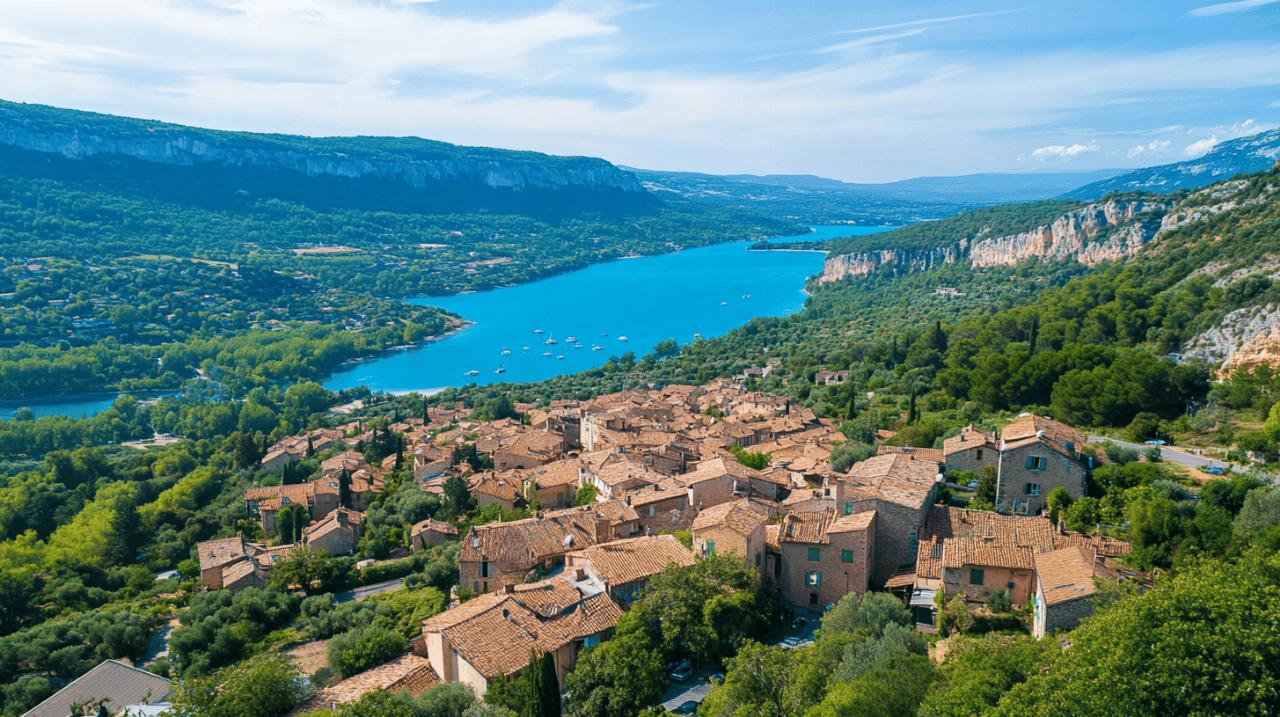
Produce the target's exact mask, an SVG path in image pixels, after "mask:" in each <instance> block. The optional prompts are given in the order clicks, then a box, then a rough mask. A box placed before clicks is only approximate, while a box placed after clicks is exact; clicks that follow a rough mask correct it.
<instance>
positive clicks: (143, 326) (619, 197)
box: [0, 103, 804, 399]
mask: <svg viewBox="0 0 1280 717" xmlns="http://www.w3.org/2000/svg"><path fill="white" fill-rule="evenodd" d="M803 229H804V227H803V225H799V224H795V223H792V222H788V221H784V220H779V219H772V218H768V217H765V216H763V215H759V214H754V213H751V212H749V211H744V210H741V209H736V208H727V207H719V208H717V207H713V206H709V205H705V204H699V203H696V202H690V201H687V200H682V199H679V198H658V197H655V196H653V195H652V194H651V193H649V192H647V191H645V190H644V189H643V188H642V187H641V186H640V183H639V182H638V180H636V179H635V177H634V176H633V175H631V174H629V173H627V172H625V171H623V170H620V169H618V168H617V167H614V166H613V165H611V164H609V163H607V162H604V161H603V160H599V159H591V158H581V157H569V158H565V157H551V156H547V155H541V154H537V153H532V152H512V151H505V150H495V149H487V148H468V147H456V146H453V145H448V144H444V143H440V142H431V141H428V140H420V139H416V138H378V137H350V138H305V137H290V136H281V135H260V134H250V133H232V132H218V131H213V130H204V129H198V128H191V127H182V126H178V125H171V124H165V123H159V122H151V121H146V120H135V119H129V118H122V117H111V116H106V115H97V114H91V113H84V112H73V111H69V110H60V109H55V108H51V107H41V106H35V105H18V104H13V103H3V104H0V263H2V265H3V266H0V327H2V329H3V333H2V334H0V398H4V399H21V398H32V397H36V396H41V395H45V394H59V393H75V392H83V391H97V390H104V389H136V388H156V387H166V388H173V387H177V386H179V385H181V383H182V382H184V381H188V380H190V379H193V378H194V377H195V375H196V374H195V369H197V368H199V369H202V370H203V372H204V375H205V377H206V378H217V379H223V378H225V379H226V384H227V386H226V387H227V389H228V390H229V391H230V392H231V393H232V394H233V395H234V394H237V393H239V392H242V391H243V390H244V389H245V388H247V387H250V386H254V385H264V384H266V383H271V382H279V381H286V382H287V381H292V380H296V379H298V378H303V377H311V376H316V375H319V374H321V373H322V372H324V371H327V370H329V369H331V368H333V367H334V366H335V365H337V364H338V363H340V362H342V361H344V360H347V359H350V358H353V357H358V356H363V355H367V354H370V353H373V352H376V351H380V350H384V349H387V348H390V347H393V346H397V345H401V344H406V343H413V342H415V341H419V340H422V339H424V338H427V337H431V336H439V335H440V334H441V333H442V332H443V331H446V330H448V329H450V328H452V327H455V326H457V325H458V323H459V322H458V319H457V318H456V317H448V316H445V315H444V314H442V312H439V311H436V310H433V309H429V308H422V307H410V306H405V305H403V304H402V303H401V302H400V301H399V299H400V298H403V297H406V296H415V295H431V294H436V295H438V294H448V293H454V292H458V291H467V290H475V289H483V288H488V287H493V286H497V285H501V284H507V283H514V282H522V281H528V280H531V279H535V278H538V277H541V276H546V275H548V274H553V273H557V272H562V271H566V270H569V269H574V268H578V267H581V266H584V265H586V264H589V263H592V262H596V261H602V260H607V259H612V258H617V257H620V256H626V255H630V254H651V253H657V252H664V251H671V250H673V249H677V248H680V247H685V246H695V245H703V244H709V243H714V242H719V241H726V240H730V239H744V238H753V237H760V236H767V235H771V234H780V233H793V232H800V231H803ZM209 339H217V340H218V341H217V342H216V345H215V344H214V343H209V341H208V340H209ZM232 339H234V340H232Z"/></svg>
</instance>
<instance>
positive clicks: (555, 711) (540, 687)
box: [532, 652, 561, 717]
mask: <svg viewBox="0 0 1280 717" xmlns="http://www.w3.org/2000/svg"><path fill="white" fill-rule="evenodd" d="M537 664H538V674H539V678H538V680H537V681H536V682H535V683H534V684H535V686H536V690H537V698H538V700H537V707H538V708H537V711H536V712H534V714H533V715H532V717H560V714H561V709H560V680H559V678H558V677H557V676H556V660H555V656H554V655H552V654H551V653H549V652H544V653H542V656H541V657H539V658H538V663H537Z"/></svg>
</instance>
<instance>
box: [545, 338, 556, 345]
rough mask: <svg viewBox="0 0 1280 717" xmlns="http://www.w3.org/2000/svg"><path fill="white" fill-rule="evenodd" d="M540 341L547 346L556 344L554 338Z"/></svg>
mask: <svg viewBox="0 0 1280 717" xmlns="http://www.w3.org/2000/svg"><path fill="white" fill-rule="evenodd" d="M542 343H544V344H546V345H548V346H555V345H556V340H555V339H547V340H546V341H543V342H542Z"/></svg>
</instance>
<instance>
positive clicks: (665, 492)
mask: <svg viewBox="0 0 1280 717" xmlns="http://www.w3.org/2000/svg"><path fill="white" fill-rule="evenodd" d="M663 482H664V483H665V482H666V481H665V480H664V481H663ZM688 497H689V491H688V490H686V489H685V488H684V487H683V486H675V487H669V488H666V489H660V488H659V484H655V485H654V486H650V487H645V488H640V489H638V490H633V491H628V492H627V494H626V495H625V496H623V498H624V499H625V500H629V501H631V505H632V506H641V505H649V504H650V503H661V502H663V501H668V500H687V499H688Z"/></svg>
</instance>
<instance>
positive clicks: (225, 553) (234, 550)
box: [196, 535, 250, 570]
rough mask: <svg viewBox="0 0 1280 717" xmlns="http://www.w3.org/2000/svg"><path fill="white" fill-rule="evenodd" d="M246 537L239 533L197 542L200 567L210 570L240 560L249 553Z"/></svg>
mask: <svg viewBox="0 0 1280 717" xmlns="http://www.w3.org/2000/svg"><path fill="white" fill-rule="evenodd" d="M249 550H250V549H249V548H246V544H245V542H244V538H242V537H240V536H239V535H237V536H235V537H233V538H220V539H218V540H206V541H204V542H203V543H197V544H196V553H197V554H199V556H200V569H201V570H208V569H209V568H216V567H218V566H221V565H226V564H227V563H230V562H233V561H236V560H239V559H241V558H243V557H245V556H246V555H248V554H249Z"/></svg>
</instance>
